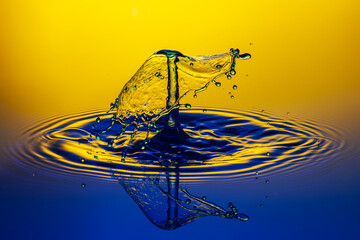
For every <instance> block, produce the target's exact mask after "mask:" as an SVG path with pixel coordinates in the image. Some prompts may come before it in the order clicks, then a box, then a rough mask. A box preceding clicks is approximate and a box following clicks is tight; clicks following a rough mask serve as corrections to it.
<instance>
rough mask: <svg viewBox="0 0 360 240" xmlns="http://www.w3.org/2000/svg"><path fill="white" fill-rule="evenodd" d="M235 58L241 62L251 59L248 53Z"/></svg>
mask: <svg viewBox="0 0 360 240" xmlns="http://www.w3.org/2000/svg"><path fill="white" fill-rule="evenodd" d="M236 57H237V58H240V59H242V60H247V59H250V58H251V55H250V54H249V53H244V54H241V55H238V56H236Z"/></svg>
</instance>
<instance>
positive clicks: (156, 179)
mask: <svg viewBox="0 0 360 240" xmlns="http://www.w3.org/2000/svg"><path fill="white" fill-rule="evenodd" d="M117 179H118V180H119V182H120V184H121V185H122V186H123V187H124V189H125V190H126V192H127V193H128V194H129V196H130V197H131V198H132V199H133V200H134V201H135V203H136V204H137V205H138V206H139V208H140V209H141V210H142V211H143V213H144V214H145V216H146V217H147V218H148V219H149V220H150V222H152V223H153V224H154V225H156V226H157V227H159V228H161V229H166V230H173V229H176V228H178V227H181V226H184V225H186V224H188V223H191V222H193V221H195V220H196V219H198V218H200V217H205V216H218V217H222V218H228V219H239V220H241V221H247V220H248V219H249V217H248V216H247V215H245V214H243V213H238V210H237V208H236V207H235V206H234V205H233V204H232V203H231V202H230V203H229V205H228V210H225V209H224V208H222V207H220V206H218V205H216V204H214V203H212V202H210V201H208V200H207V199H206V197H205V196H202V197H197V196H194V195H192V194H190V193H189V192H188V190H187V189H186V188H185V187H183V186H180V184H179V169H178V168H177V167H173V168H170V169H169V171H168V172H167V174H166V176H159V175H154V176H148V177H146V178H137V179H134V178H124V177H118V178H117Z"/></svg>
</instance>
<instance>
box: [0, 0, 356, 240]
mask: <svg viewBox="0 0 360 240" xmlns="http://www.w3.org/2000/svg"><path fill="white" fill-rule="evenodd" d="M359 12H360V1H358V0H344V1H338V0H327V1H325V0H318V1H313V0H311V1H310V0H305V1H288V0H273V1H266V0H252V1H227V0H222V1H209V0H207V1H189V0H182V1H156V0H154V1H151V2H150V1H126V2H125V1H93V0H86V1H85V0H83V1H79V0H72V1H69V0H61V1H60V0H51V1H40V0H32V1H27V0H23V1H20V0H11V1H1V2H0V53H1V54H0V109H1V118H0V130H1V131H0V137H1V138H2V142H5V141H6V139H7V137H8V136H10V135H11V134H12V133H13V132H15V131H16V130H18V129H19V128H22V127H23V126H24V125H27V124H29V123H31V122H32V121H35V120H39V119H43V118H45V117H49V116H54V115H59V114H69V113H76V112H81V111H84V110H89V109H99V108H100V109H104V108H107V107H108V106H109V103H110V102H111V101H113V99H114V98H116V97H117V95H118V94H119V92H120V90H121V88H122V86H123V85H124V84H125V83H126V82H127V81H128V80H129V79H130V78H131V76H132V75H133V74H134V73H135V72H136V71H137V69H138V68H139V67H140V66H141V65H142V63H143V62H144V61H145V60H146V58H147V57H148V56H149V55H151V54H152V53H153V52H155V51H157V50H160V49H172V50H178V51H180V52H183V53H184V54H187V55H212V54H218V53H224V52H228V51H229V49H230V48H232V47H233V48H239V49H240V51H241V52H242V53H244V52H249V53H251V54H252V56H253V58H252V59H251V60H247V61H238V64H237V75H235V77H234V78H233V79H232V80H231V81H228V80H227V79H224V80H223V81H222V82H223V87H222V88H221V89H220V91H219V89H218V88H215V87H214V86H212V87H211V88H210V89H209V90H208V91H207V92H205V93H201V94H199V96H198V98H197V99H196V100H195V99H192V98H186V99H184V101H188V102H189V103H191V104H193V105H206V106H219V107H229V108H234V109H241V110H253V109H258V110H260V109H264V110H265V111H270V112H275V113H286V112H290V114H294V115H296V116H299V117H306V118H312V119H315V120H316V119H319V120H324V121H326V122H329V123H331V124H333V125H335V126H337V125H338V126H341V127H344V128H346V129H348V130H349V131H348V133H347V134H348V137H349V139H352V140H353V142H354V143H355V142H358V141H359V134H360V128H359V121H360V118H359V117H360V83H359V79H360V60H359V53H360V27H359V26H360V15H359ZM250 43H252V45H251V44H250ZM246 75H248V77H246ZM234 83H236V84H237V85H238V87H239V88H238V90H237V91H236V92H234V94H235V99H230V98H229V95H228V91H229V89H230V88H231V86H232V84H234ZM357 158H358V157H357ZM1 161H2V162H4V161H6V160H4V159H2V160H1ZM343 170H344V169H343ZM345 170H352V174H351V173H350V174H348V173H346V171H345ZM345 170H344V171H343V172H341V174H338V175H337V177H338V178H337V179H339V178H340V179H341V181H340V182H341V183H343V184H345V183H346V184H345V185H346V187H348V191H347V192H346V190H344V189H347V188H344V186H345V185H339V186H338V190H339V191H340V192H336V191H333V192H331V190H330V189H328V194H330V193H331V194H333V198H332V199H333V201H335V202H334V203H333V204H330V203H329V204H330V205H329V209H333V208H336V209H338V210H339V208H337V207H339V204H345V205H346V206H348V204H350V205H351V204H354V205H357V204H358V203H356V202H354V201H355V200H354V199H355V198H354V196H359V195H360V194H359V190H358V189H356V188H355V185H356V186H358V185H359V184H357V183H354V181H355V179H356V180H359V178H358V177H357V175H358V170H359V163H357V162H351V163H348V164H346V166H345ZM345 176H346V177H345ZM2 181H3V183H2V184H3V189H5V188H6V186H7V185H6V184H10V185H11V186H12V187H11V188H10V187H9V188H7V189H11V190H8V191H9V192H4V190H2V195H1V196H2V199H1V201H2V205H3V207H4V209H3V210H4V211H5V210H6V209H8V210H7V212H6V213H7V214H5V215H4V216H6V217H3V219H2V221H3V222H4V223H7V225H6V224H5V225H2V226H3V227H0V229H1V228H4V229H8V230H9V229H10V230H9V232H10V231H12V230H11V228H8V227H6V226H14V225H13V224H15V225H16V223H19V225H20V226H21V227H25V226H27V227H28V229H27V230H28V231H30V229H32V230H31V231H35V232H36V233H39V232H42V233H43V234H45V233H44V231H45V230H44V229H42V228H41V227H39V229H38V230H34V229H36V228H35V227H34V226H39V225H40V226H41V224H43V223H44V221H45V219H47V218H48V217H49V215H47V212H48V211H49V210H46V209H43V208H46V204H45V205H44V204H40V203H39V202H41V201H45V200H44V198H43V197H44V196H52V194H49V193H48V192H47V191H50V192H52V193H53V194H55V192H57V191H58V190H56V191H55V190H53V188H52V187H53V186H52V184H50V185H51V186H50V187H46V188H45V189H46V190H39V192H41V194H40V193H39V195H38V198H36V197H34V193H33V192H32V191H30V190H26V188H24V189H22V190H19V189H20V188H21V187H20V186H23V185H22V183H21V184H16V183H12V180H11V179H10V180H9V179H7V181H6V184H5V180H2ZM294 181H295V180H294ZM344 182H345V183H344ZM282 184H283V185H281V184H280V185H279V186H280V188H282V187H281V186H285V185H286V184H285V183H282ZM331 184H334V182H331ZM352 184H355V185H352ZM5 185H6V186H5ZM10 185H9V186H10ZM309 185H312V184H308V185H306V188H307V187H309ZM335 185H336V184H335ZM4 186H5V187H4ZM32 186H33V189H36V188H40V187H39V186H38V185H36V184H35V185H32ZM116 187H119V186H116ZM243 187H245V188H246V186H243ZM110 188H111V187H110ZM49 189H50V190H49ZM99 189H103V188H99ZM99 189H98V190H93V191H94V192H92V193H88V194H89V195H91V194H93V195H91V196H92V197H93V198H90V199H91V201H95V198H96V197H94V196H97V198H101V197H99ZM105 189H106V187H105ZM284 189H288V190H291V189H292V187H291V186H290V185H289V186H288V188H286V187H284ZM304 189H305V188H304ZM355 189H356V190H355ZM89 191H90V190H89ZM103 191H105V192H106V190H103ZM284 191H285V190H284ZM306 191H307V190H306ZM315 191H317V190H315ZM324 191H325V190H324ZM341 191H345V193H344V192H341ZM10 192H11V194H10ZM111 192H112V190H109V191H108V192H107V194H110V195H111ZM25 193H27V195H26V194H25ZM22 194H25V195H26V196H27V197H24V198H23V199H24V200H23V201H24V202H23V204H25V202H26V203H27V204H28V205H26V204H25V205H24V209H23V210H16V209H17V208H18V207H19V206H20V205H21V204H20V205H19V204H14V201H15V200H14V199H17V200H18V201H20V200H19V199H22V198H21V197H20V196H23V195H22ZM56 194H57V198H56V199H58V198H62V199H67V201H68V202H70V203H69V204H68V205H66V204H64V202H62V203H63V205H61V204H60V205H61V206H59V208H57V207H54V206H56V204H58V203H59V202H57V200H51V199H52V198H51V197H49V198H50V200H49V199H48V200H49V202H50V203H49V205H48V206H49V207H48V208H49V209H53V211H55V213H54V212H52V215H51V216H57V217H50V219H52V220H53V221H55V222H54V224H55V226H54V229H53V232H51V231H50V230H49V229H48V231H50V232H46V233H47V234H48V235H46V234H45V235H41V236H43V237H44V239H55V237H54V236H55V235H56V234H55V235H54V233H55V232H56V231H57V230H58V228H57V227H56V226H62V225H61V224H60V222H56V219H63V220H64V219H67V218H68V217H69V215H66V214H65V213H66V211H65V213H64V211H63V210H64V209H68V208H69V205H71V202H73V203H74V205H73V208H76V206H78V205H76V204H79V206H80V208H81V203H84V201H83V200H84V199H85V198H86V197H85V196H83V195H81V196H78V198H76V197H75V198H76V199H77V200H78V201H77V200H76V199H72V200H71V201H70V200H69V196H73V195H72V194H73V192H72V191H71V190H66V191H65V193H62V192H61V191H60V193H59V192H57V193H56ZM56 194H55V195H56ZM104 194H105V193H104ZM122 194H123V195H125V194H124V192H122ZM249 194H250V195H249V196H251V192H249ZM105 195H106V194H105ZM120 195H121V194H120ZM295 195H296V194H295ZM320 195H321V194H320ZM325 195H326V194H325ZM325 195H321V196H323V197H324V199H328V198H327V197H325ZM75 196H77V195H75ZM102 196H103V195H102ZM121 196H122V195H121ZM214 196H216V194H214ZM326 196H327V195H326ZM344 196H348V198H346V197H344ZM291 197H292V195H291V194H290V195H289V198H291ZM313 197H314V196H313ZM119 198H120V197H119ZM294 198H295V199H296V197H294ZM344 198H345V199H348V201H345V200H343V199H344ZM31 199H32V200H31ZM34 199H36V201H35V200H34ZM45 199H46V198H45ZM54 199H55V198H54ZM104 199H110V197H109V198H105V197H104ZM115 199H116V198H115ZM311 199H312V198H311V197H310V198H309V199H308V198H306V201H308V202H307V203H308V204H309V205H311ZM336 199H338V200H339V201H338V202H337V201H336ZM357 199H358V198H357ZM17 200H16V201H17ZM292 200H294V199H292ZM16 201H15V202H16ZM54 201H55V202H54ZM59 201H60V200H59ZM99 201H100V200H99ZM103 201H110V200H103ZM111 201H113V200H111ZM114 201H115V200H114ZM124 201H125V200H124ZM126 201H131V200H129V199H127V200H126ZM248 201H249V202H251V199H248ZM306 201H305V202H306ZM342 201H345V202H342ZM65 202H66V201H65ZM5 203H9V204H10V206H12V207H10V208H9V207H8V208H5V206H6V204H5ZM36 204H40V205H39V206H38V205H36ZM84 204H85V203H84ZM87 204H90V206H92V209H94V206H93V205H92V204H93V202H90V203H89V202H87ZM109 204H110V203H109ZM278 204H279V206H281V204H280V203H278ZM325 204H326V203H325ZM94 205H95V204H94ZM354 205H353V206H354ZM36 206H38V208H36ZM306 206H307V205H306ZM133 207H134V208H136V207H135V206H133ZM288 207H289V208H290V206H288ZM70 208H71V207H70ZM109 208H111V207H109ZM9 209H10V210H9ZM29 209H36V210H37V211H35V210H34V212H32V210H29ZM95 209H96V208H95ZM111 209H112V208H111ZM291 209H292V208H291ZM314 209H316V208H314ZM314 209H312V210H314ZM72 210H73V211H75V212H76V210H74V209H72ZM108 210H109V209H108ZM124 210H125V209H124V208H122V209H118V211H124ZM342 210H344V209H342ZM57 211H59V212H57ZM104 211H105V212H106V210H104ZM134 211H137V212H136V214H138V215H137V216H138V217H139V218H140V219H141V221H145V220H146V219H145V220H144V219H143V217H142V216H140V215H141V213H139V210H134ZM274 211H275V210H274ZM300 211H302V210H301V209H299V212H300ZM347 211H348V212H347V214H348V215H346V214H345V216H346V217H347V218H348V220H350V222H351V223H349V222H343V224H344V226H343V225H341V226H343V227H344V228H339V229H340V230H339V232H338V233H339V236H344V235H341V234H340V233H342V234H345V233H346V231H345V229H346V230H348V232H347V233H348V234H349V235H348V237H349V236H350V238H347V239H351V236H352V237H354V236H355V235H354V234H355V233H356V231H355V229H354V228H351V226H355V224H356V223H358V224H359V220H357V218H355V213H359V212H360V211H359V207H357V208H356V209H355V210H354V209H352V210H350V209H347ZM10 212H12V213H14V214H17V215H13V214H10ZM36 212H41V213H42V215H41V214H40V216H38V218H36V219H37V221H36V220H35V221H34V226H33V225H31V224H30V225H27V224H29V222H28V220H26V221H25V220H24V221H23V222H22V221H20V222H19V219H28V218H29V220H30V221H31V219H32V217H31V216H34V215H36ZM50 212H51V211H50ZM80 212H81V211H80ZM84 212H87V211H85V210H84ZM99 212H101V211H100V210H99ZM110 212H111V211H110V210H109V214H110ZM284 212H285V211H284ZM56 213H58V214H60V215H61V214H63V215H61V216H60V215H56ZM325 213H326V214H330V212H328V211H325V210H324V212H321V213H318V217H320V218H321V219H327V220H329V219H331V218H332V217H334V218H337V214H339V215H341V214H343V212H342V211H337V212H336V211H335V212H334V213H333V214H334V215H336V217H335V216H327V215H326V214H325ZM54 214H55V215H54ZM79 214H80V213H79ZM268 214H269V215H270V213H268ZM104 215H106V214H105V213H104ZM110 215H111V214H110ZM110 215H109V217H108V220H109V219H111V222H112V223H114V222H113V220H115V219H116V216H115V215H114V216H113V215H111V216H110ZM16 216H18V217H16ZM74 216H82V217H83V218H82V217H79V221H81V219H89V218H91V217H89V216H87V215H86V214H85V215H81V214H80V215H76V214H75V215H74ZM74 216H72V218H74ZM7 218H8V219H7ZM11 219H13V222H12V220H11ZM75 219H76V217H75ZM91 219H93V221H94V223H93V224H94V226H95V225H96V226H99V229H103V232H101V234H97V233H98V232H96V231H95V230H94V229H96V228H91V229H92V230H91V231H90V232H89V231H86V229H87V228H86V226H85V227H84V229H82V228H74V229H73V230H72V231H70V230H69V228H66V226H63V227H62V228H63V229H68V230H67V231H69V232H67V233H68V235H66V234H65V235H56V236H58V237H59V239H66V238H67V239H69V236H72V235H71V234H74V235H73V236H76V237H77V238H80V239H81V238H82V237H85V236H86V237H88V238H89V237H90V238H91V237H97V239H99V238H100V235H102V236H106V235H103V234H104V232H106V231H105V228H106V226H105V225H104V226H103V228H101V226H102V225H101V224H100V225H98V224H99V222H96V220H95V219H96V218H91ZM105 219H106V217H105ZM206 221H208V220H206ZM299 221H300V220H299ZM319 221H320V220H319ZM64 222H66V223H68V222H67V221H65V220H64ZM130 222H131V221H130ZM134 222H136V221H135V220H134ZM275 222H276V221H275ZM202 223H204V222H202ZM337 223H338V222H337ZM74 224H75V225H76V224H78V222H76V223H74ZM107 224H109V223H108V222H107ZM114 224H115V223H114ZM117 224H119V225H121V223H117ZM134 224H135V223H134ZM195 224H196V223H193V225H192V226H191V227H184V229H185V228H187V229H188V230H186V231H190V232H191V231H192V233H193V234H195V233H194V232H196V231H195V230H191V229H197V227H199V225H195ZM206 224H208V223H206ZM206 224H203V225H206ZM212 224H213V225H214V224H215V225H214V226H216V224H220V225H221V223H218V222H217V221H216V220H213V222H212ZM231 224H234V223H231ZM282 224H286V222H282ZM289 224H290V223H289ZM294 224H295V223H294ZM327 224H329V223H327ZM81 226H82V225H81ZM91 226H92V225H91ZM116 226H118V225H116ZM139 226H142V225H141V224H140V225H138V227H139ZM146 226H148V225H146ZM200 226H202V225H200ZM227 226H229V225H227ZM241 226H242V225H241ZM248 226H249V229H253V231H252V232H251V231H250V230H249V231H248V232H247V233H249V234H250V236H254V234H256V233H257V231H256V229H257V227H259V229H262V227H264V226H263V225H261V224H260V223H258V225H254V226H253V228H252V227H251V226H252V225H248ZM327 226H328V227H329V226H330V228H331V224H330V225H327ZM337 226H338V225H337ZM345 226H347V227H346V228H345ZM150 227H151V228H152V227H153V226H149V229H150ZM285 227H286V226H285ZM287 227H289V226H287ZM308 227H309V228H308V230H309V231H311V230H310V229H312V228H311V227H310V226H308ZM323 227H325V224H324V226H323ZM334 227H335V226H334ZM338 227H339V226H338ZM14 228H15V227H14ZM134 228H136V226H135V227H134ZM153 228H154V230H153V231H155V234H159V233H160V232H159V231H160V230H157V229H155V227H153ZM242 228H243V226H242ZM314 228H318V226H317V225H316V224H315V225H314ZM50 229H52V228H50ZM111 229H113V228H111ZM189 229H190V230H189ZM266 229H267V230H266ZM266 229H265V230H264V231H265V232H266V231H271V230H274V228H272V227H270V226H268V228H266ZM275 229H276V227H275ZM291 229H292V231H290V230H289V232H288V234H286V232H285V233H284V235H278V236H279V238H283V239H290V236H294V235H292V234H298V233H300V232H302V230H301V229H298V228H291ZM349 229H352V231H350V232H349ZM2 230H3V229H2ZM14 231H15V230H14ZM149 231H152V230H149ZM179 231H180V230H179ZM181 231H182V230H181ZM241 231H245V230H244V229H241ZM314 231H315V230H314ZM333 231H334V230H333ZM278 232H279V233H283V232H281V231H280V230H279V231H278ZM62 233H63V234H64V232H62ZM90 233H91V234H90ZM107 233H108V234H109V236H108V237H110V236H112V237H113V236H114V234H110V233H112V232H111V231H110V232H107ZM147 233H148V232H146V231H144V234H145V236H148V234H147ZM179 233H183V234H184V236H186V233H187V232H185V233H184V232H179ZM202 233H203V232H202ZM4 234H6V233H4ZM17 234H20V233H17ZM76 234H78V235H76ZM161 234H164V233H163V232H161ZM212 234H213V235H212V236H215V235H216V234H215V233H212ZM219 234H220V232H219ZM234 234H235V233H234ZM258 234H259V233H258ZM120 235H121V234H120ZM120 235H119V238H118V239H121V236H120ZM195 235H196V234H195ZM195 235H193V236H195ZM225 235H226V234H225ZM5 236H6V238H8V239H11V237H9V236H8V235H5ZM16 236H17V235H16ZM20 236H21V237H26V235H24V236H22V235H19V238H20ZM36 236H37V237H38V238H37V239H40V238H41V237H40V238H39V235H36V234H35V235H34V236H33V235H31V237H34V238H35V237H36ZM145 236H144V237H145ZM161 236H163V237H164V235H161ZM178 236H183V235H181V234H180V235H178ZM196 236H197V235H196ZM206 236H207V237H208V238H209V237H210V238H211V235H206ZM219 236H221V235H219ZM226 236H229V237H232V236H233V235H231V234H230V235H229V232H227V235H226ZM245 236H247V235H246V232H245V233H244V237H245ZM261 236H264V237H265V236H267V238H268V239H269V238H271V236H273V235H270V236H269V235H267V234H265V233H264V234H260V235H258V237H261ZM300 236H302V235H296V237H299V238H300ZM310 236H317V237H318V238H317V239H319V237H320V238H321V236H325V235H321V234H320V233H318V235H316V234H315V235H311V234H310ZM335 236H337V235H336V234H335V233H333V232H329V233H328V235H327V237H328V239H330V238H332V237H335ZM31 237H30V239H31ZM165 237H166V236H165ZM170 237H171V238H174V237H176V235H174V233H173V235H171V236H170ZM198 237H199V236H198ZM288 237H289V238H288ZM6 238H5V239H6ZM14 239H16V237H14ZM235 239H236V238H235ZM250 239H251V237H250ZM308 239H311V237H310V238H308ZM354 239H355V237H354Z"/></svg>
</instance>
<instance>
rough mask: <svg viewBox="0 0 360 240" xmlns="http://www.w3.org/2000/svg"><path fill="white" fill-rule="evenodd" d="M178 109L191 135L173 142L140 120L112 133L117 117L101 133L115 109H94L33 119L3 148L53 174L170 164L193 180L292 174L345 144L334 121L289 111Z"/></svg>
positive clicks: (145, 171) (116, 173) (108, 174)
mask: <svg viewBox="0 0 360 240" xmlns="http://www.w3.org/2000/svg"><path fill="white" fill-rule="evenodd" d="M180 114H181V122H182V127H183V128H184V130H185V132H186V133H187V134H188V135H190V136H191V137H190V138H188V139H186V140H185V141H182V142H180V143H177V144H162V145H159V144H156V143H152V141H151V137H152V136H154V135H155V134H156V131H155V129H153V128H150V135H149V139H150V141H149V142H147V141H145V139H146V135H147V130H148V128H147V127H145V126H144V127H142V128H140V129H139V131H138V132H137V134H136V136H135V139H134V142H133V143H132V144H128V142H129V139H130V136H131V134H132V133H133V129H132V128H131V127H129V128H128V129H126V131H125V132H124V134H123V135H121V136H120V137H119V138H118V139H116V136H117V135H118V134H119V132H120V131H121V128H122V126H120V125H119V126H118V125H117V124H114V126H113V127H112V128H110V129H109V130H108V131H107V132H105V133H101V132H102V131H103V130H104V129H106V128H107V127H108V126H110V124H111V117H112V116H113V115H112V114H106V113H105V112H103V111H92V112H86V113H83V114H74V115H67V116H61V117H55V118H52V119H47V120H45V121H42V122H39V123H37V124H36V125H34V126H33V127H31V128H29V129H27V130H25V131H23V132H22V133H21V134H20V135H19V139H18V141H17V144H14V145H13V146H11V147H10V148H9V149H8V151H9V152H8V153H10V155H11V158H12V159H13V160H14V161H15V162H16V163H17V164H18V165H21V166H23V167H25V168H30V169H36V171H41V172H46V173H49V174H54V175H58V174H60V175H73V174H74V175H83V176H88V177H91V178H96V179H99V180H111V181H117V179H119V178H145V177H149V176H154V175H157V176H161V175H166V174H169V172H174V171H176V172H177V173H178V174H179V176H180V179H181V181H186V182H197V181H209V180H211V181H213V180H226V181H231V180H236V181H240V180H249V179H254V178H257V177H258V176H259V175H261V176H263V177H265V176H266V177H274V176H288V175H292V174H298V173H300V172H303V171H305V170H309V169H311V170H313V169H315V168H321V167H322V166H324V165H326V164H327V163H328V162H329V161H331V160H334V159H336V155H337V154H338V153H339V152H341V151H342V149H344V142H343V141H342V140H341V139H342V138H341V137H340V134H339V133H338V132H337V131H336V130H335V129H333V128H331V127H330V126H327V125H325V124H321V125H320V124H319V123H316V122H314V121H309V120H301V119H298V118H295V117H292V116H288V115H284V116H283V115H273V114H269V113H265V112H258V111H234V110H226V109H211V108H210V109H209V108H208V109H206V110H204V109H203V108H197V109H184V110H181V111H180ZM98 118H100V119H101V120H100V121H99V119H98ZM160 125H161V121H160ZM113 142H114V143H113ZM126 148H128V150H127V155H126V158H125V162H123V161H122V160H121V159H122V153H123V151H124V150H125V149H126Z"/></svg>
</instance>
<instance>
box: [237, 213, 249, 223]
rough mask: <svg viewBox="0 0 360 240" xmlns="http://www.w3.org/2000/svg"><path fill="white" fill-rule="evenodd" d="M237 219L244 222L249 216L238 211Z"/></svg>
mask: <svg viewBox="0 0 360 240" xmlns="http://www.w3.org/2000/svg"><path fill="white" fill-rule="evenodd" d="M238 219H239V220H241V221H244V222H246V221H247V220H249V216H247V215H245V214H243V213H240V214H239V215H238Z"/></svg>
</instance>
